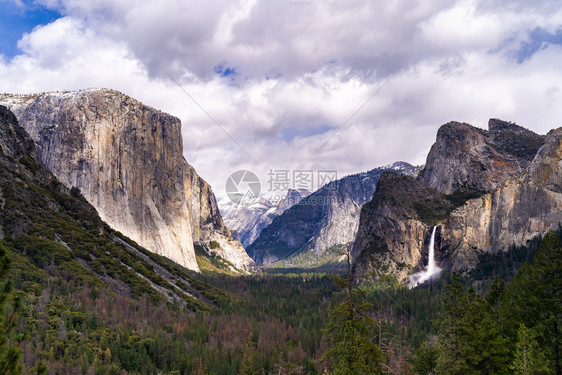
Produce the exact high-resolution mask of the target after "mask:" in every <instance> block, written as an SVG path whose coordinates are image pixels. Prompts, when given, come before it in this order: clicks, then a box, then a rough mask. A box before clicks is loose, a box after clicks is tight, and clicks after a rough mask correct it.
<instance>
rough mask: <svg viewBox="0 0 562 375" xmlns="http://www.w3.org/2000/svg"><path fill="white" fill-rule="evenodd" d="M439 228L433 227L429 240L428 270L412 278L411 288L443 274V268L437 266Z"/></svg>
mask: <svg viewBox="0 0 562 375" xmlns="http://www.w3.org/2000/svg"><path fill="white" fill-rule="evenodd" d="M436 230H437V226H434V227H433V231H432V232H431V239H430V240H429V254H428V261H427V268H426V270H425V271H420V272H418V273H415V274H413V275H412V276H410V283H409V286H410V288H413V287H415V286H418V285H420V284H423V283H424V282H426V281H427V280H429V279H431V278H432V277H433V276H434V275H438V274H439V272H441V268H439V267H437V265H436V264H435V231H436Z"/></svg>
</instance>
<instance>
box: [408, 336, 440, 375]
mask: <svg viewBox="0 0 562 375" xmlns="http://www.w3.org/2000/svg"><path fill="white" fill-rule="evenodd" d="M438 358H439V348H438V346H437V344H436V343H433V342H425V343H423V344H422V345H421V346H420V347H419V348H418V349H417V350H416V351H415V352H414V355H413V356H412V360H411V363H412V367H413V369H414V372H415V373H416V374H419V375H430V374H435V369H436V367H437V360H438Z"/></svg>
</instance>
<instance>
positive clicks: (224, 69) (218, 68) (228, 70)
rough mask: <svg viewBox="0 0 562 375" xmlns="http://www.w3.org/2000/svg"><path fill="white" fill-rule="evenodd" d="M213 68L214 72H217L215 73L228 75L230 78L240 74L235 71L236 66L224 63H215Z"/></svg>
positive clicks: (223, 75) (222, 75)
mask: <svg viewBox="0 0 562 375" xmlns="http://www.w3.org/2000/svg"><path fill="white" fill-rule="evenodd" d="M213 70H214V71H215V73H217V74H218V75H220V76H221V77H230V78H231V79H234V77H236V76H238V75H240V74H239V73H238V72H237V71H236V68H232V67H228V66H224V65H222V64H219V65H215V67H214V68H213Z"/></svg>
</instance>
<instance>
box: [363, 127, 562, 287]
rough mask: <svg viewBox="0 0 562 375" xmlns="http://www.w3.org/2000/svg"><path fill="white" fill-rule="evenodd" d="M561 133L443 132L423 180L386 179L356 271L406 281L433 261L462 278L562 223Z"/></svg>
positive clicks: (366, 211) (371, 210)
mask: <svg viewBox="0 0 562 375" xmlns="http://www.w3.org/2000/svg"><path fill="white" fill-rule="evenodd" d="M561 167H562V128H559V129H555V130H552V131H551V132H549V134H548V135H547V136H541V135H537V134H535V133H533V132H531V131H529V130H527V129H524V128H522V127H520V126H517V125H515V124H511V123H507V122H504V121H500V120H496V119H492V120H490V122H489V130H488V131H485V130H482V129H477V128H474V127H472V126H471V125H468V124H465V123H459V122H451V123H448V124H445V125H443V126H442V127H441V128H440V129H439V131H438V133H437V140H436V142H435V144H434V145H433V146H432V148H431V151H430V153H429V155H428V157H427V163H426V166H425V168H424V169H423V170H422V171H421V172H420V174H419V176H418V178H417V179H413V178H408V177H405V176H399V175H396V174H384V175H383V176H382V177H381V180H380V181H379V184H378V186H377V191H376V192H375V194H374V197H373V199H372V200H371V202H369V203H367V204H365V205H364V206H363V209H362V211H361V219H360V224H359V229H358V231H357V236H356V238H355V242H354V245H353V258H354V269H355V271H356V272H357V273H369V272H373V273H374V274H375V275H378V274H381V273H392V274H394V275H396V276H397V277H398V278H399V279H400V280H404V279H405V278H406V277H407V275H408V274H411V273H412V272H413V271H415V270H419V269H420V268H423V266H424V264H427V253H428V251H427V245H428V241H429V235H430V233H431V227H432V226H437V234H436V241H435V243H436V248H435V251H436V256H437V258H438V262H439V264H441V265H444V266H446V267H447V268H450V269H453V270H457V271H461V272H466V271H470V270H472V269H474V268H475V267H476V266H477V265H478V259H479V255H480V254H482V253H497V252H499V251H505V250H507V249H508V248H509V247H510V246H512V245H515V246H522V245H526V244H527V243H528V241H530V240H531V239H533V238H534V237H536V236H539V235H542V234H544V233H546V232H548V231H549V230H551V229H556V228H557V227H558V226H559V225H560V223H561V222H562V189H561V181H562V169H561Z"/></svg>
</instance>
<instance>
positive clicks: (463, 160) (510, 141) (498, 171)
mask: <svg viewBox="0 0 562 375" xmlns="http://www.w3.org/2000/svg"><path fill="white" fill-rule="evenodd" d="M488 129H489V130H488V131H486V130H483V129H479V128H476V127H474V126H471V125H469V124H466V123H460V122H456V121H452V122H450V123H448V124H445V125H443V126H441V128H439V131H438V132H437V140H436V141H435V143H434V144H433V146H432V147H431V150H430V151H429V154H428V156H427V161H426V164H425V168H424V169H423V170H422V171H421V172H420V174H419V176H418V179H419V180H420V181H421V182H423V183H424V184H426V185H429V186H432V187H434V188H435V189H437V190H439V191H441V192H442V193H445V194H451V193H453V192H454V191H456V190H457V189H458V188H461V187H463V188H469V189H473V190H478V191H484V192H491V191H493V190H495V189H496V188H497V187H498V186H499V185H501V183H502V182H503V181H505V180H507V179H510V178H515V177H517V176H519V175H520V174H521V173H523V171H524V170H525V168H527V166H528V165H529V163H530V162H531V160H532V159H533V157H534V156H535V154H536V153H537V151H538V149H539V148H540V146H541V145H542V144H543V143H544V139H545V137H544V136H542V135H538V134H535V133H533V132H532V131H530V130H527V129H525V128H523V127H521V126H518V125H516V124H512V123H509V122H505V121H501V120H497V119H491V120H490V121H489V122H488Z"/></svg>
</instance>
